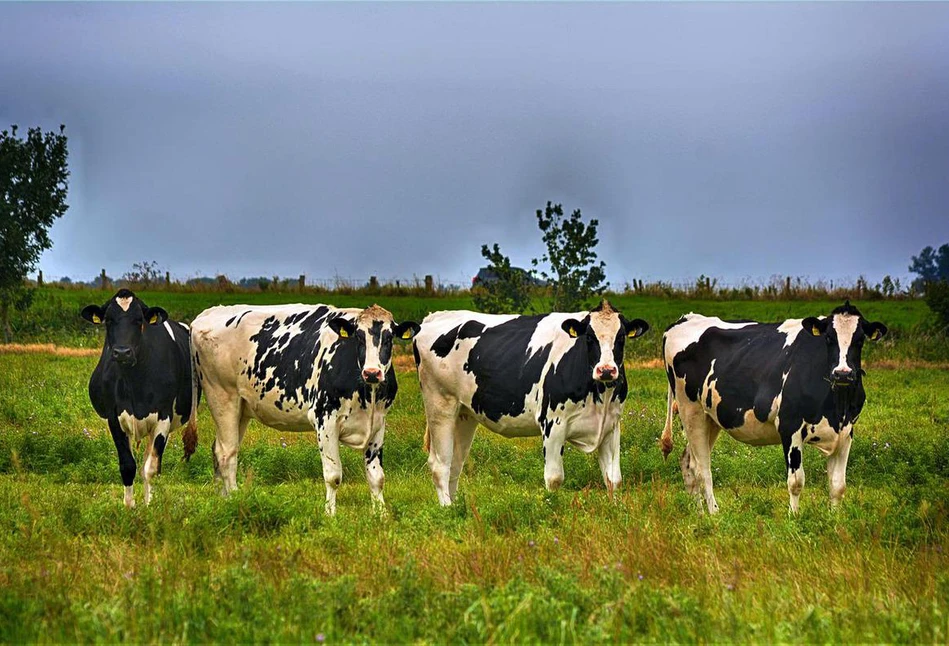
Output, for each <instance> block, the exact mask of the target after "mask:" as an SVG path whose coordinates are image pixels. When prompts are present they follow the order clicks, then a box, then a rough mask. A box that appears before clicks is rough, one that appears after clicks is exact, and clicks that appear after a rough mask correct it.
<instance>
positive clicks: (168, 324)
mask: <svg viewBox="0 0 949 646" xmlns="http://www.w3.org/2000/svg"><path fill="white" fill-rule="evenodd" d="M165 330H167V331H168V336H170V337H171V340H172V341H174V340H175V331H174V330H172V329H171V323H169V322H168V321H165Z"/></svg>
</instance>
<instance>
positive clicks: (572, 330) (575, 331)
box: [560, 319, 587, 339]
mask: <svg viewBox="0 0 949 646" xmlns="http://www.w3.org/2000/svg"><path fill="white" fill-rule="evenodd" d="M560 327H561V328H563V331H564V332H566V333H567V334H569V335H570V336H571V337H573V338H574V339H576V338H577V337H578V336H580V335H581V334H586V332H587V324H586V323H585V322H584V321H578V320H577V319H567V320H566V321H564V322H563V323H561V325H560Z"/></svg>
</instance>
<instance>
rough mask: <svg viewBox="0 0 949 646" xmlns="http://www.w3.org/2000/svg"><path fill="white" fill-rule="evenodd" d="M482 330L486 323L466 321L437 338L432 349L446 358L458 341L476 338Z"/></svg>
mask: <svg viewBox="0 0 949 646" xmlns="http://www.w3.org/2000/svg"><path fill="white" fill-rule="evenodd" d="M482 332H484V324H483V323H481V322H480V321H474V320H472V321H465V322H464V323H462V324H461V325H456V326H455V327H453V328H452V329H450V330H448V331H447V332H445V333H444V334H442V335H441V336H439V337H438V338H437V339H435V342H434V343H432V347H431V350H432V352H434V353H435V354H436V355H437V356H439V357H441V358H442V359H444V358H445V357H447V356H448V355H449V354H451V351H452V350H454V349H455V344H456V342H458V341H460V340H462V339H476V338H478V337H480V336H481V334H482ZM416 363H417V362H416Z"/></svg>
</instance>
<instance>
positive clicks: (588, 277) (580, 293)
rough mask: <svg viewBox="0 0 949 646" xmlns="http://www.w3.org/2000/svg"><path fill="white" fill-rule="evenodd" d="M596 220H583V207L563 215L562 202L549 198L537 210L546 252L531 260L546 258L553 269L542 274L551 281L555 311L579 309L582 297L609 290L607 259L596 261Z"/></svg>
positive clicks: (535, 262)
mask: <svg viewBox="0 0 949 646" xmlns="http://www.w3.org/2000/svg"><path fill="white" fill-rule="evenodd" d="M599 224H600V223H599V222H598V221H597V220H590V223H589V224H586V223H584V222H583V216H582V215H581V213H580V209H577V210H576V211H574V212H573V213H572V214H570V216H569V217H566V216H564V214H563V207H562V206H561V205H560V204H551V203H550V202H547V208H546V209H544V210H543V211H541V210H539V209H538V210H537V226H538V227H540V230H541V231H542V232H543V234H544V235H543V240H544V244H545V245H546V246H547V253H545V254H544V255H543V256H542V257H541V258H540V259H537V258H535V259H534V260H532V261H531V263H532V264H533V265H534V266H535V267H537V266H538V265H539V264H540V263H542V262H544V263H547V264H548V265H549V266H550V273H549V274H548V273H547V272H545V271H541V272H540V275H541V276H542V277H543V278H544V279H545V280H546V281H547V282H548V284H549V285H550V288H551V295H552V296H553V309H554V311H556V312H573V311H576V310H577V309H578V308H579V307H580V305H581V304H582V303H583V301H585V300H587V299H588V298H590V297H591V296H595V295H599V294H602V293H603V292H604V290H606V288H607V285H608V283H607V282H606V271H605V270H606V263H604V262H603V261H602V260H601V261H600V262H599V263H597V262H596V245H597V244H598V243H599V240H598V239H597V237H596V228H597V226H599Z"/></svg>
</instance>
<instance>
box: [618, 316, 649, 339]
mask: <svg viewBox="0 0 949 646" xmlns="http://www.w3.org/2000/svg"><path fill="white" fill-rule="evenodd" d="M623 329H624V330H626V338H627V339H635V338H636V337H638V336H642V335H644V334H645V333H646V331H647V330H649V323H646V321H644V320H642V319H633V320H632V321H627V320H626V319H623Z"/></svg>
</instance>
